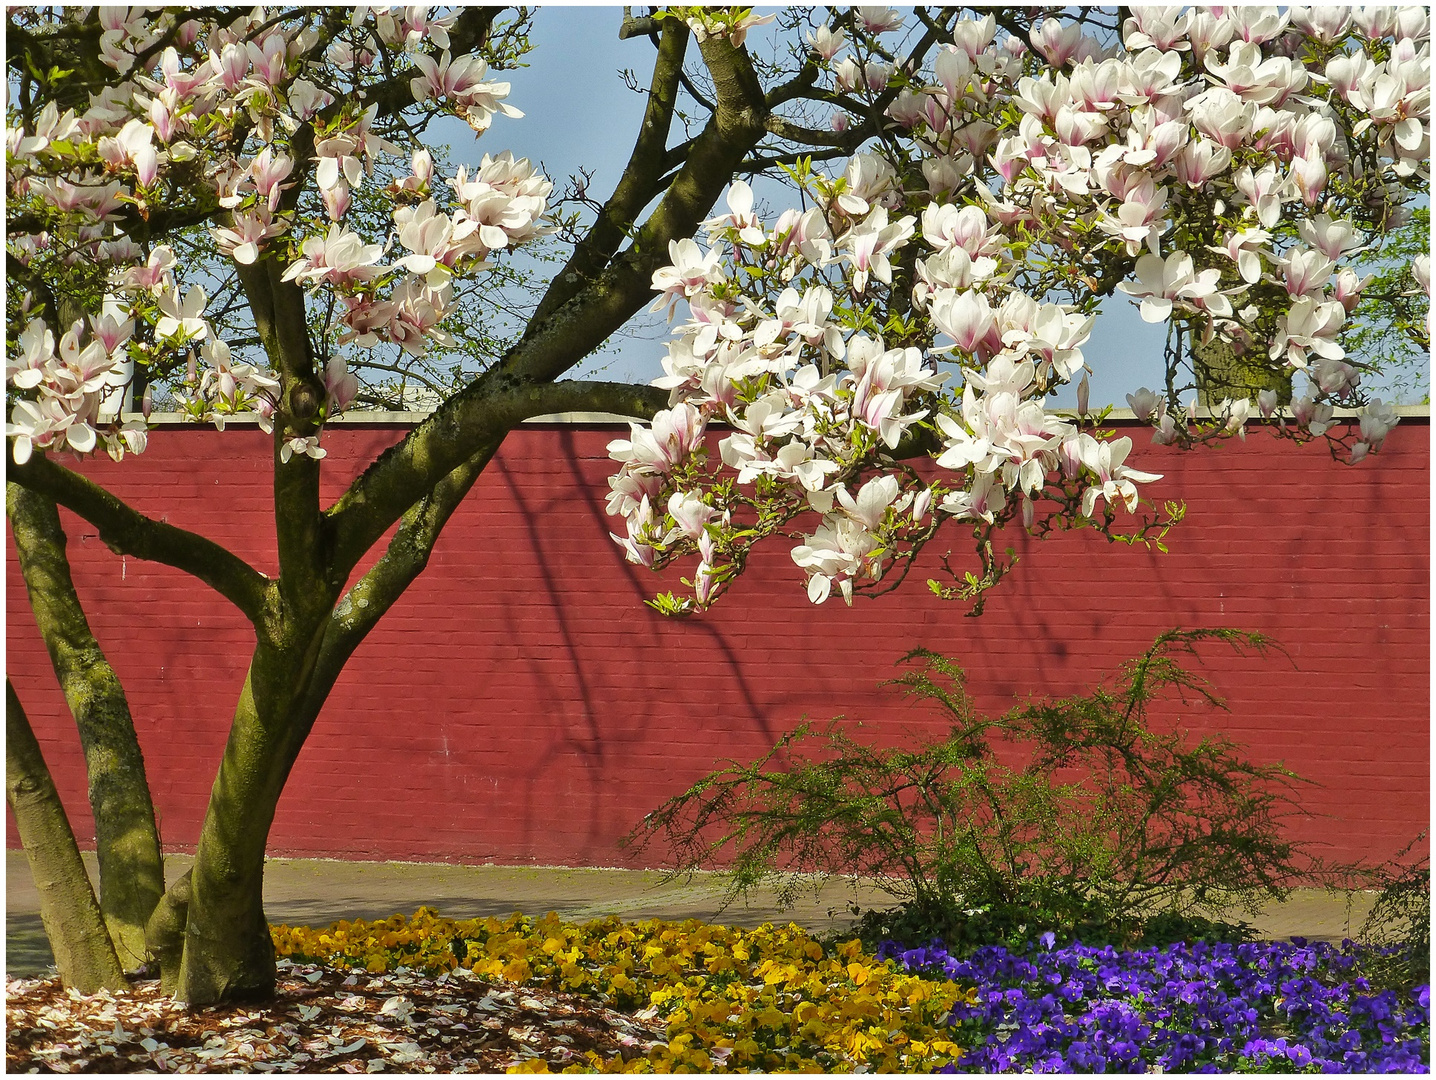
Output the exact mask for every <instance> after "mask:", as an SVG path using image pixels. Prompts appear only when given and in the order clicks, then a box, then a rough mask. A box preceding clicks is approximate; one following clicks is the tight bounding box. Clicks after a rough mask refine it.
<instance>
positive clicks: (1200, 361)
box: [1192, 338, 1291, 409]
mask: <svg viewBox="0 0 1436 1080" xmlns="http://www.w3.org/2000/svg"><path fill="white" fill-rule="evenodd" d="M1192 351H1193V353H1194V354H1195V359H1196V361H1197V363H1196V367H1197V389H1198V396H1199V400H1200V403H1201V404H1202V405H1205V406H1207V407H1208V408H1213V409H1215V408H1216V407H1217V406H1218V405H1220V404H1221V403H1222V401H1223V399H1225V398H1231V399H1232V400H1233V401H1240V400H1242V399H1243V398H1245V399H1246V400H1248V401H1255V400H1256V396H1257V394H1258V393H1260V392H1261V391H1263V390H1275V391H1276V396H1277V404H1278V405H1290V404H1291V370H1290V369H1287V370H1286V371H1285V372H1282V371H1276V370H1273V369H1272V366H1271V365H1270V364H1269V363H1267V359H1266V357H1265V356H1264V355H1263V354H1261V353H1260V352H1258V353H1257V354H1256V355H1255V356H1238V355H1237V354H1236V351H1235V350H1234V349H1233V348H1232V347H1231V346H1230V345H1228V344H1227V343H1226V342H1224V341H1219V340H1217V339H1215V338H1214V339H1213V340H1212V341H1210V342H1209V343H1208V344H1206V345H1200V344H1199V345H1195V346H1193V349H1192Z"/></svg>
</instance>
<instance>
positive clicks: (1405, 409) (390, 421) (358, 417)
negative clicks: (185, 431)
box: [124, 405, 1431, 428]
mask: <svg viewBox="0 0 1436 1080" xmlns="http://www.w3.org/2000/svg"><path fill="white" fill-rule="evenodd" d="M1395 409H1396V415H1397V416H1399V417H1401V418H1402V419H1403V420H1405V419H1412V420H1427V421H1429V420H1430V419H1431V406H1429V405H1397V406H1395ZM1057 411H1060V412H1068V411H1070V410H1065V409H1064V410H1057ZM430 415H431V412H383V411H379V410H373V411H369V410H365V411H362V412H352V413H345V414H344V415H342V416H337V417H335V418H334V419H333V420H331V421H329V423H328V424H327V425H326V427H331V428H332V427H371V426H372V427H380V426H393V427H406V426H412V425H417V424H420V423H422V422H423V421H425V420H427V419H428V418H429V416H430ZM1210 415H1211V411H1210V410H1209V409H1206V408H1199V409H1198V410H1197V416H1198V417H1206V416H1210ZM1288 415H1289V414H1288ZM1332 415H1333V416H1334V417H1335V418H1338V419H1345V418H1349V417H1353V416H1355V415H1356V410H1355V409H1349V408H1337V409H1333V410H1332ZM124 416H125V417H126V418H130V417H138V416H139V414H138V413H125V414H124ZM634 419H640V418H637V417H631V416H623V415H621V414H619V413H605V412H565V413H548V414H546V415H543V416H534V417H530V418H529V419H527V420H525V421H524V423H525V424H575V425H579V424H590V425H594V426H599V427H618V426H623V425H626V424H628V423H629V422H630V421H631V420H634ZM1107 419H1108V420H1114V421H1117V422H1119V423H1120V422H1133V423H1135V422H1136V420H1137V415H1136V413H1134V412H1133V411H1132V410H1131V409H1115V408H1114V409H1113V410H1112V411H1111V412H1109V413H1108V414H1107ZM224 422H225V426H229V425H231V424H234V425H243V426H245V427H253V426H257V425H258V423H259V417H258V414H256V413H236V414H235V415H234V416H226V417H225V418H224ZM1248 422H1249V423H1253V424H1260V423H1264V422H1265V421H1263V420H1261V419H1260V418H1259V417H1253V418H1252V419H1251V420H1250V421H1248ZM199 426H201V425H200V424H197V423H195V422H194V421H192V420H188V419H186V418H185V417H184V415H183V414H182V413H161V412H157V413H152V414H151V415H150V427H151V428H161V427H163V428H170V427H199Z"/></svg>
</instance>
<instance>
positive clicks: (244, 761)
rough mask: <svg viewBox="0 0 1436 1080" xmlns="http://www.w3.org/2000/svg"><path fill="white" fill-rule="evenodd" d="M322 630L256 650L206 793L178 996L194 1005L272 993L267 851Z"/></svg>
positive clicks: (303, 732)
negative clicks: (266, 908) (266, 913)
mask: <svg viewBox="0 0 1436 1080" xmlns="http://www.w3.org/2000/svg"><path fill="white" fill-rule="evenodd" d="M322 634H323V628H322V627H320V628H316V629H313V630H311V631H310V632H309V633H308V634H297V635H293V636H292V637H290V638H289V642H290V643H288V644H285V645H281V646H271V645H264V644H261V645H260V646H259V647H257V648H256V649H255V653H254V659H253V660H252V661H251V663H250V668H249V674H248V676H247V677H246V679H245V683H244V689H243V691H242V692H241V693H240V697H239V704H238V705H237V706H236V708H235V714H234V722H233V724H232V725H231V726H230V732H229V740H228V742H227V743H226V744H225V748H224V758H223V759H222V760H221V762H220V766H219V773H218V775H217V776H216V777H215V781H214V787H213V789H212V790H211V792H210V798H209V807H208V809H207V810H206V811H205V819H204V826H203V828H202V830H201V832H200V838H199V846H198V847H197V848H196V850H195V858H194V865H193V867H192V868H191V876H190V881H189V886H188V889H189V908H188V914H187V917H186V919H185V933H184V956H183V959H182V960H181V963H180V969H179V981H178V985H177V987H176V991H175V996H176V997H178V998H179V999H180V1000H182V1001H184V1002H186V1003H187V1004H190V1005H208V1004H213V1003H215V1002H219V1001H231V1000H242V999H252V998H257V997H266V996H268V995H270V994H272V993H273V992H274V974H275V967H274V943H273V941H272V939H271V938H270V936H269V923H268V921H267V920H266V919H265V917H264V852H265V847H266V845H267V842H268V838H269V829H270V826H271V825H272V824H273V823H274V811H275V808H276V807H277V806H278V804H279V796H280V795H281V794H282V793H283V791H284V783H285V781H286V780H287V779H288V777H289V770H290V769H291V768H292V767H293V765H294V760H295V758H297V757H298V756H299V751H300V749H301V748H302V747H303V745H304V739H305V737H306V736H307V735H308V733H309V728H310V726H311V724H312V717H309V718H308V721H307V722H306V720H305V718H304V717H302V716H301V715H300V712H301V705H302V703H303V702H304V700H305V698H306V697H307V689H308V684H309V682H310V680H311V679H312V677H313V671H314V658H315V655H316V653H317V652H318V648H319V641H320V639H321V637H322Z"/></svg>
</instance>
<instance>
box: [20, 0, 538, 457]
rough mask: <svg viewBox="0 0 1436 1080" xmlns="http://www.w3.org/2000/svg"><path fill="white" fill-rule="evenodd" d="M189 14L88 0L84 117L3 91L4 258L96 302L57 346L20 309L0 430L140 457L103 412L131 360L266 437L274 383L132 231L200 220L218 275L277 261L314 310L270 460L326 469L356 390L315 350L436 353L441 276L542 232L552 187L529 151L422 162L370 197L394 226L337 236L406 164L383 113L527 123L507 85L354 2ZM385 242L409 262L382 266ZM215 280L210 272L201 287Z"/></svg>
mask: <svg viewBox="0 0 1436 1080" xmlns="http://www.w3.org/2000/svg"><path fill="white" fill-rule="evenodd" d="M193 14H195V15H196V17H193V18H190V17H187V16H186V15H180V14H177V13H176V12H174V11H159V10H156V11H151V12H148V13H147V12H146V9H143V8H124V7H120V8H101V9H99V13H98V20H99V30H100V40H99V48H100V53H99V57H98V60H99V62H100V63H101V64H103V65H105V66H107V67H109V68H110V69H111V70H112V71H113V72H114V73H115V75H114V79H113V82H112V84H111V85H106V86H105V87H104V88H103V89H101V90H99V91H98V92H94V93H91V94H89V102H88V107H86V108H83V109H81V108H79V107H75V108H67V109H65V110H64V111H63V112H61V110H60V108H59V107H58V106H57V104H56V102H55V101H53V100H52V101H50V102H49V103H47V104H46V105H45V106H44V107H43V108H41V109H39V110H38V111H37V112H36V113H35V114H34V115H29V114H27V113H26V111H25V110H24V109H22V108H21V107H20V106H19V105H17V104H16V103H15V102H14V101H12V102H11V103H10V106H9V108H8V109H7V116H6V180H7V187H8V195H9V212H8V222H9V229H8V237H7V243H8V249H9V252H10V254H11V256H12V257H13V258H14V259H15V260H17V262H18V264H19V265H20V267H21V268H22V269H24V270H26V271H28V272H29V274H30V279H31V280H39V281H41V282H47V281H49V282H51V284H53V282H52V280H51V279H52V278H53V275H55V274H56V273H70V274H72V275H79V276H80V277H83V276H84V274H85V273H87V272H88V273H90V274H91V277H90V280H89V288H90V290H91V291H92V292H93V296H92V297H90V298H88V299H86V298H84V297H83V296H82V297H81V299H82V300H83V301H84V303H85V304H86V306H90V305H93V306H94V307H95V308H97V309H100V312H99V313H97V314H96V315H93V316H91V318H90V323H91V331H90V339H89V341H88V342H86V341H85V340H84V332H83V328H82V326H81V324H80V323H76V324H75V326H74V327H73V328H65V332H64V334H63V336H62V337H61V341H60V348H59V353H58V355H57V354H56V353H55V349H54V347H53V344H51V341H52V339H53V337H54V336H55V335H57V334H59V333H60V328H56V327H55V326H54V313H51V315H50V317H49V318H46V319H45V320H44V322H42V323H40V325H39V327H38V328H37V322H36V320H40V319H41V316H42V315H43V314H44V312H42V311H41V310H40V297H39V295H38V293H32V295H31V296H30V297H29V298H27V301H26V303H27V305H28V306H29V307H30V308H32V309H34V310H33V311H32V316H33V318H32V321H31V322H30V325H29V327H28V328H27V329H26V331H25V334H24V335H23V336H22V340H20V341H19V342H18V348H17V347H16V345H15V344H12V346H11V348H10V350H9V351H8V353H7V372H8V373H9V376H8V380H7V381H8V384H9V386H10V387H11V388H12V390H13V391H14V392H15V396H16V398H17V400H16V402H15V405H14V410H13V414H12V417H11V421H10V423H9V425H8V426H7V435H10V436H13V437H14V438H15V439H16V443H15V446H16V451H15V453H16V458H17V460H23V459H24V457H25V456H28V454H29V453H30V452H31V451H32V450H33V449H35V448H51V447H54V448H64V449H69V450H73V451H76V452H79V453H85V452H88V451H89V450H91V449H93V448H94V447H95V446H96V445H97V443H98V442H99V435H100V434H101V432H103V441H104V443H105V445H106V446H107V448H108V449H109V450H110V451H111V453H112V454H115V455H116V456H118V454H119V453H121V452H122V451H123V449H125V448H128V449H130V450H131V451H134V452H138V451H140V450H142V449H143V448H144V439H143V423H142V421H141V420H139V419H132V420H130V421H128V422H127V423H125V424H124V425H119V424H117V423H111V424H110V425H109V427H104V421H105V419H106V417H105V416H104V415H103V414H104V413H105V412H106V409H105V407H102V406H100V405H99V404H98V402H99V400H100V399H103V400H104V401H105V402H109V403H112V404H111V406H110V407H109V412H110V413H112V414H113V413H116V412H117V411H118V407H119V403H120V402H121V401H122V399H123V398H124V396H125V395H124V390H123V388H124V387H125V386H127V385H129V383H130V382H131V381H132V380H133V379H134V378H135V373H136V370H137V368H138V369H140V370H141V371H142V372H144V373H145V374H146V375H147V376H149V378H146V379H145V380H144V381H146V382H152V381H153V379H154V378H156V377H158V376H160V375H162V374H164V373H165V372H167V371H169V370H171V369H172V368H177V366H178V365H179V364H184V365H185V366H186V367H185V377H184V378H183V380H182V389H181V390H180V391H179V392H178V394H177V400H178V405H179V408H180V410H181V411H182V412H183V413H184V414H185V415H186V416H188V417H190V418H192V419H196V420H200V419H203V420H215V421H216V422H218V423H220V424H222V423H223V417H224V416H226V415H232V414H234V413H236V412H241V411H258V412H259V413H260V417H261V421H262V422H263V423H264V424H265V425H266V429H268V426H269V424H270V421H271V418H272V417H273V416H274V414H275V412H276V409H279V408H280V407H281V406H282V405H283V401H284V397H283V393H284V390H285V384H284V378H285V376H284V375H283V374H281V373H269V374H266V373H264V372H262V371H260V370H258V368H257V367H256V366H255V365H252V364H237V363H232V362H231V358H230V344H231V343H226V342H224V341H221V340H217V339H216V333H215V328H214V326H215V324H214V321H213V318H212V317H211V313H210V312H209V310H208V309H209V307H210V298H209V297H208V296H207V295H206V292H205V289H204V288H203V287H201V286H199V285H194V286H192V287H191V288H189V289H188V291H186V292H185V293H184V294H183V295H181V290H180V288H179V286H178V284H177V283H176V269H177V262H178V259H177V256H176V252H175V250H174V248H173V247H172V246H170V245H169V244H166V243H157V244H155V245H154V246H150V245H149V244H148V243H144V244H141V243H139V242H137V240H136V238H137V237H142V236H147V235H149V234H150V233H151V231H152V227H153V226H155V225H157V224H159V223H161V222H164V221H168V220H170V219H183V220H187V221H199V222H203V223H205V225H206V228H207V232H208V235H209V238H210V239H211V240H212V242H213V244H214V249H215V251H216V252H217V253H218V255H219V256H220V258H221V259H223V260H225V261H226V262H229V263H230V264H231V266H232V267H238V268H239V269H241V270H243V269H244V268H246V267H253V266H256V265H258V264H260V263H261V262H263V261H265V260H267V259H271V258H272V259H274V260H276V261H277V263H278V264H279V266H280V267H281V268H282V275H281V276H282V279H283V280H284V281H295V282H298V283H300V284H301V285H302V286H304V287H306V288H308V289H310V290H311V291H322V292H323V293H324V294H325V296H324V298H325V299H327V300H328V301H329V302H330V303H329V308H330V315H329V316H327V317H326V319H325V321H324V324H323V326H322V327H321V328H320V336H321V339H322V340H323V341H324V342H325V348H324V349H323V351H322V358H321V361H320V363H319V365H318V367H319V368H320V370H319V372H317V377H318V379H319V380H320V381H321V382H322V383H323V384H324V389H325V401H324V404H323V406H322V407H321V409H320V411H319V414H318V416H317V417H311V416H299V417H297V418H294V420H293V422H292V423H291V418H289V417H285V418H284V420H285V431H284V438H283V440H282V446H281V456H282V457H283V459H284V460H288V459H289V457H290V456H292V455H293V454H305V455H308V456H311V457H318V456H322V450H321V449H320V447H319V434H318V430H317V426H316V424H322V422H323V421H324V420H325V419H328V418H329V417H330V416H331V415H333V414H334V413H337V412H339V411H341V410H342V409H343V408H344V407H345V406H346V405H348V404H349V403H350V402H351V401H352V400H353V399H354V397H355V394H356V393H357V390H358V387H357V383H356V381H355V380H354V378H353V376H352V375H351V374H350V373H349V372H348V370H347V364H346V361H345V360H344V359H343V358H342V357H340V356H338V355H335V354H334V352H333V350H332V346H339V345H344V344H346V343H350V342H352V343H354V344H356V345H357V346H359V347H363V348H372V347H374V346H375V345H377V344H379V343H386V344H391V345H395V346H398V347H399V348H400V349H402V350H403V351H405V352H407V353H409V354H413V355H419V354H422V353H423V352H424V351H425V350H426V349H427V348H428V347H429V345H430V344H431V343H434V342H440V343H442V342H445V341H447V340H448V339H447V337H446V336H445V334H444V333H443V331H442V330H441V329H440V324H441V323H442V322H443V320H444V319H445V317H446V316H447V315H448V314H449V312H450V309H451V308H452V306H453V302H454V290H453V278H454V277H455V276H456V275H465V274H472V273H475V272H478V271H481V270H483V269H486V268H488V267H490V266H492V265H493V263H492V261H491V257H492V256H494V255H495V254H497V253H501V252H504V251H506V250H508V249H511V248H514V247H517V246H519V245H521V244H524V243H526V242H528V241H530V240H532V239H533V238H534V237H536V236H539V235H542V234H544V233H545V232H547V231H548V230H549V229H550V226H549V225H548V224H547V215H548V197H549V195H550V193H551V191H552V185H551V184H550V183H549V182H548V181H547V180H546V179H545V178H544V177H543V176H542V175H540V174H539V173H537V172H536V170H535V169H534V168H533V167H532V166H531V165H530V164H529V162H528V161H526V160H517V161H516V160H515V159H514V158H513V156H512V155H511V154H508V153H504V154H499V155H485V157H484V158H483V161H482V163H481V164H480V165H479V166H478V168H477V169H474V170H472V173H470V171H469V170H466V169H463V168H460V169H459V170H458V171H457V173H456V175H454V176H453V177H449V178H447V180H446V183H444V184H435V183H434V163H433V160H432V158H431V156H430V155H429V154H428V152H427V151H424V150H422V149H420V150H417V151H415V152H414V153H413V156H412V162H411V174H410V175H409V176H406V177H404V178H403V179H401V180H398V181H396V182H395V183H393V184H390V185H389V186H388V187H387V188H386V189H384V190H382V191H379V192H377V195H378V197H380V198H382V199H387V200H388V202H389V206H388V210H389V221H388V223H387V224H385V223H383V222H381V225H380V227H381V228H382V229H385V230H386V231H387V235H385V234H383V233H381V234H379V235H370V234H369V233H368V232H366V226H365V224H363V223H357V222H356V223H352V224H351V219H350V212H351V210H352V208H353V206H354V193H355V190H356V189H357V188H358V187H359V186H360V185H361V184H364V183H368V182H372V178H373V174H374V170H375V166H376V162H377V161H379V160H380V159H381V158H384V157H385V156H394V155H398V154H399V153H400V149H399V147H398V146H397V145H395V143H394V142H392V141H390V140H389V139H388V138H386V137H385V136H384V134H382V133H381V128H382V129H383V130H386V131H392V130H393V122H392V121H391V120H388V119H387V115H388V113H392V112H403V111H404V110H405V109H409V110H413V109H415V108H418V109H419V110H421V111H427V112H434V111H438V110H447V111H450V112H453V113H457V114H458V115H461V116H463V117H464V118H465V119H467V120H468V122H469V123H470V125H471V126H473V127H474V128H475V130H478V131H482V130H484V129H485V128H487V127H488V126H489V123H490V120H491V118H492V117H493V116H494V115H498V114H503V115H509V116H518V115H522V114H520V113H519V112H518V110H516V109H514V108H513V107H512V106H510V105H508V104H506V103H505V102H504V100H503V99H504V98H505V97H506V96H507V95H508V92H509V87H508V84H507V83H503V82H494V81H488V80H487V79H486V78H485V75H486V67H485V64H484V61H483V60H482V59H480V58H479V57H477V56H464V57H460V58H459V59H457V60H456V59H453V58H451V56H450V54H449V52H448V51H447V50H448V46H449V44H450V41H449V36H448V31H449V30H450V29H451V28H452V27H453V25H454V22H455V20H456V18H457V16H456V15H444V16H436V15H434V14H433V13H431V11H430V9H428V8H426V7H409V8H402V9H398V10H390V9H388V8H381V9H373V8H363V7H361V8H358V9H356V10H355V11H354V12H353V14H352V17H351V18H350V19H349V20H348V21H349V26H348V28H347V30H338V29H336V28H335V26H332V25H321V23H320V22H316V21H315V20H314V19H313V18H312V17H310V16H308V15H304V16H302V17H299V18H293V17H288V16H280V17H274V13H272V12H270V11H267V10H266V9H265V8H264V7H257V8H254V9H253V10H252V11H250V12H248V13H247V14H242V15H239V16H237V17H233V15H232V13H229V14H224V15H222V16H220V15H217V16H216V17H212V18H206V17H204V13H193ZM37 17H40V16H37ZM94 17H95V16H94V15H93V12H92V9H89V8H75V9H70V10H69V11H67V12H61V13H60V14H58V15H54V16H53V18H54V19H58V20H60V21H62V22H63V21H65V20H70V21H73V22H74V23H75V24H77V26H76V28H77V29H83V27H82V26H81V25H80V24H84V23H85V22H86V20H87V19H88V20H93V18H94ZM62 29H64V28H63V27H62ZM395 63H399V64H401V65H412V68H413V70H415V71H417V72H418V73H419V74H418V75H417V76H416V77H414V78H413V79H412V80H410V83H409V84H408V85H407V86H406V87H405V88H404V90H403V91H401V99H400V100H398V101H397V102H395V103H389V104H382V105H381V102H379V101H373V100H370V99H369V98H366V92H365V89H364V88H365V86H366V85H367V84H372V83H373V82H374V81H375V79H376V77H377V76H378V75H379V73H380V70H381V68H383V69H387V67H388V66H390V65H393V64H395ZM401 70H402V67H401ZM403 93H407V94H408V95H409V97H408V98H403V97H402V94H403ZM381 107H382V108H383V109H385V110H387V111H381ZM386 125H387V126H386ZM377 186H378V185H376V187H377ZM450 189H452V190H450ZM160 233H161V235H163V230H160ZM396 243H397V246H398V247H399V248H401V249H402V251H403V252H404V254H402V255H400V256H399V257H397V258H393V259H389V258H388V253H389V251H390V250H391V248H393V247H394V246H395V245H396ZM184 269H186V270H189V271H191V272H194V271H195V270H196V268H194V267H186V268H184ZM225 273H226V272H225V270H224V269H223V266H222V265H221V266H220V267H218V268H216V271H215V275H216V276H217V277H224V276H225ZM95 275H98V276H95ZM241 276H242V275H241ZM45 326H49V327H50V328H51V330H49V331H47V330H46V329H44V327H45ZM201 362H202V365H203V366H202V367H201ZM270 362H271V363H274V364H277V363H278V359H277V358H276V357H270ZM288 377H291V378H295V379H303V378H305V377H307V376H306V373H305V372H300V371H296V372H292V373H289V376H288ZM144 415H145V416H146V417H147V416H148V409H147V408H146V409H145V410H144ZM311 421H313V422H311Z"/></svg>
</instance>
